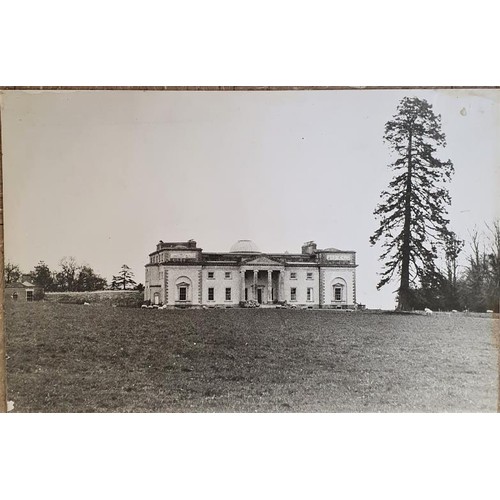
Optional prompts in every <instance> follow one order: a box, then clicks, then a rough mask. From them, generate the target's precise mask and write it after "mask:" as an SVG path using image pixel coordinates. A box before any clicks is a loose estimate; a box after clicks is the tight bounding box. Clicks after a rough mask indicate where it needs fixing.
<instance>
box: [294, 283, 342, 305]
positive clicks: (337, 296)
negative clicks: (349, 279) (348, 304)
mask: <svg viewBox="0 0 500 500" xmlns="http://www.w3.org/2000/svg"><path fill="white" fill-rule="evenodd" d="M343 292H344V290H343V287H342V286H340V285H334V286H333V300H334V301H336V302H340V301H343V300H344V293H343ZM306 300H307V302H312V301H314V288H307V290H306ZM290 301H291V302H296V301H297V288H296V287H291V288H290Z"/></svg>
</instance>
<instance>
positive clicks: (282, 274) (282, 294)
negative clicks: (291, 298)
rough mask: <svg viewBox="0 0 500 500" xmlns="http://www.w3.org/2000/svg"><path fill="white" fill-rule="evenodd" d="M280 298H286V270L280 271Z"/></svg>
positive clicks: (281, 299)
mask: <svg viewBox="0 0 500 500" xmlns="http://www.w3.org/2000/svg"><path fill="white" fill-rule="evenodd" d="M278 300H279V301H281V302H283V301H284V300H285V271H279V279H278Z"/></svg>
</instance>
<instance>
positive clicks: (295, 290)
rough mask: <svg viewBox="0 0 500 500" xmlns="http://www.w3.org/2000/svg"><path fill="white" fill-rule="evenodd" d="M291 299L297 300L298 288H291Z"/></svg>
mask: <svg viewBox="0 0 500 500" xmlns="http://www.w3.org/2000/svg"><path fill="white" fill-rule="evenodd" d="M290 300H291V301H295V300H297V289H296V288H290Z"/></svg>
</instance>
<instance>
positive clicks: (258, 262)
mask: <svg viewBox="0 0 500 500" xmlns="http://www.w3.org/2000/svg"><path fill="white" fill-rule="evenodd" d="M245 265H246V266H282V265H283V264H282V263H281V262H278V261H276V260H272V259H270V258H269V257H257V258H256V259H252V260H248V261H246V262H245Z"/></svg>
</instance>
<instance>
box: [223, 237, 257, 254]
mask: <svg viewBox="0 0 500 500" xmlns="http://www.w3.org/2000/svg"><path fill="white" fill-rule="evenodd" d="M229 252H230V253H260V250H259V247H258V246H257V245H256V244H255V243H254V242H253V241H252V240H238V241H237V242H236V243H235V244H234V245H233V246H232V247H231V250H229Z"/></svg>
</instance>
